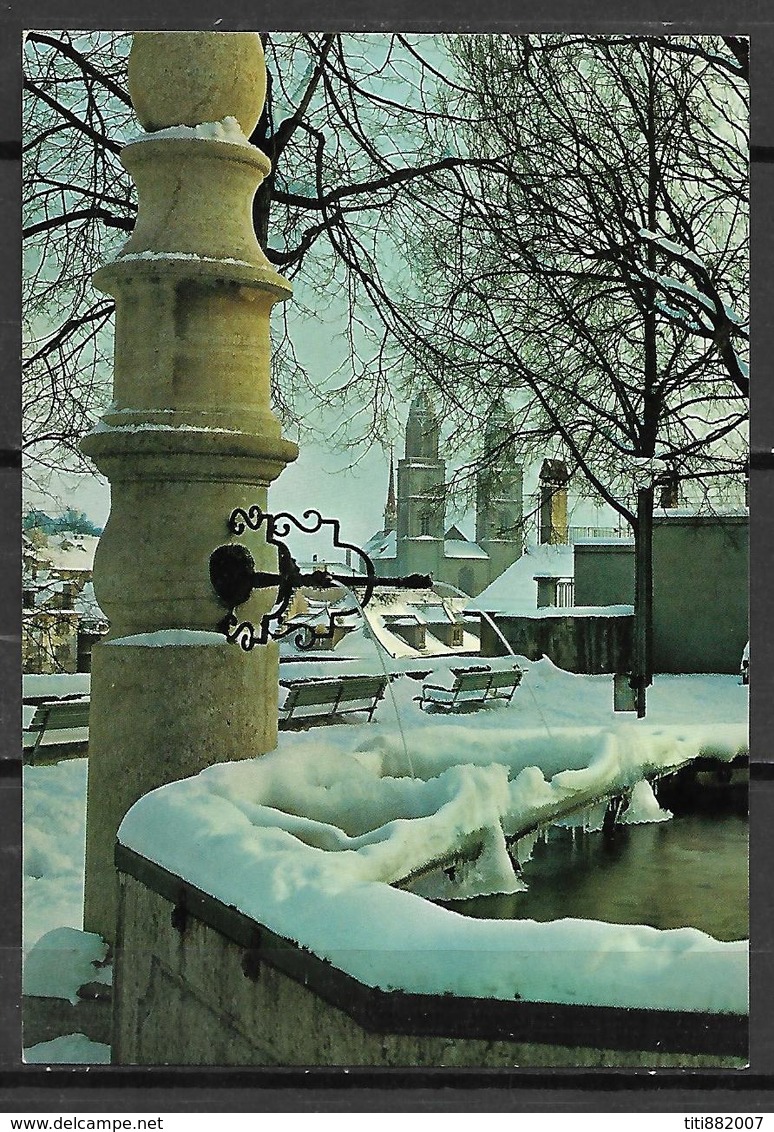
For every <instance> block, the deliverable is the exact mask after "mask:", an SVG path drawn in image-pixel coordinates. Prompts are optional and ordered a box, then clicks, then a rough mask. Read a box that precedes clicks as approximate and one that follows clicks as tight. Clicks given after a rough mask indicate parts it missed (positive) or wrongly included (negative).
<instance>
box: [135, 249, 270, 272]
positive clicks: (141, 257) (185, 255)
mask: <svg viewBox="0 0 774 1132" xmlns="http://www.w3.org/2000/svg"><path fill="white" fill-rule="evenodd" d="M150 260H153V261H158V260H187V261H189V262H196V263H218V264H221V263H229V264H232V265H233V266H236V267H253V268H254V267H255V264H254V263H250V262H249V260H246V259H232V258H231V257H229V256H225V257H223V258H220V259H216V258H214V257H213V256H206V255H196V253H195V252H154V251H150V250H149V251H144V252H127V253H125V254H124V255H122V254H121V253H119V254H118V256H117V257H116V259H115V260H114V262H115V263H137V262H144V261H145V262H147V261H150Z"/></svg>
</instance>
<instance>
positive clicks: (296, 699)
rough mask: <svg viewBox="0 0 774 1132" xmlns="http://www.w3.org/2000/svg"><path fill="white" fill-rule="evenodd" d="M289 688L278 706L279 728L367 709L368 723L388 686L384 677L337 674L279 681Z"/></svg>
mask: <svg viewBox="0 0 774 1132" xmlns="http://www.w3.org/2000/svg"><path fill="white" fill-rule="evenodd" d="M280 686H281V687H283V688H287V689H288V694H287V697H286V698H285V702H284V703H283V704H282V706H281V708H280V719H279V725H280V728H283V729H287V728H290V727H294V726H299V727H302V726H305V725H310V724H313V723H327V722H330V721H331V720H333V719H337V718H338V717H339V716H342V715H349V714H352V713H353V712H367V714H368V722H369V723H370V722H371V720H372V719H373V717H374V712H375V711H376V706H377V704H378V703H379V701H380V700H381V699H382V698H383V696H384V691H385V688H386V687H387V677H386V676H337V677H335V678H331V679H322V680H280Z"/></svg>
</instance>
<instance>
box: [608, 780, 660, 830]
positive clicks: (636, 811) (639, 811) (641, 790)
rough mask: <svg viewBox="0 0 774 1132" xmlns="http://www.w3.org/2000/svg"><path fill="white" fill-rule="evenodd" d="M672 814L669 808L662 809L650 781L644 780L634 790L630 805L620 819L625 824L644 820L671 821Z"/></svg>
mask: <svg viewBox="0 0 774 1132" xmlns="http://www.w3.org/2000/svg"><path fill="white" fill-rule="evenodd" d="M671 816H672V814H671V813H670V811H669V810H662V809H661V807H660V806H659V804H658V800H657V798H656V795H655V794H654V793H653V787H652V786H651V785H650V783H649V782H648V781H647V780H643V781H642V782H638V783H637V785H636V786H635V787H634V789H633V790H632V794H631V798H630V800H629V805H628V806H627V807H626V810H625V812H624V813H623V814H622V815H621V818H620V820H621V821H622V822H623V823H624V825H639V824H641V823H643V822H653V821H669V819H670V818H671Z"/></svg>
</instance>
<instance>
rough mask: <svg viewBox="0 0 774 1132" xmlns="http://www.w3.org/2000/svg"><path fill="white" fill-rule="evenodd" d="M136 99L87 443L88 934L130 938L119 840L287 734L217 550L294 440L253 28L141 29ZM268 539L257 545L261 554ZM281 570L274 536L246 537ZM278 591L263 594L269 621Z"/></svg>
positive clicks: (256, 615)
mask: <svg viewBox="0 0 774 1132" xmlns="http://www.w3.org/2000/svg"><path fill="white" fill-rule="evenodd" d="M129 88H130V93H131V96H132V102H133V104H134V106H135V109H136V111H137V115H138V117H139V119H140V121H141V123H142V125H143V126H144V127H145V130H146V131H147V133H146V135H145V136H144V137H143V138H142V139H141V140H139V141H135V142H132V143H131V144H129V145H127V146H126V147H125V149H124V150H123V152H122V155H121V160H122V162H123V164H124V165H125V167H126V168H127V170H128V171H129V172H130V173H131V175H132V177H133V179H134V181H135V183H136V185H137V190H138V196H139V211H138V216H137V224H136V227H135V230H134V232H133V234H132V236H131V238H130V239H129V241H128V242H127V243H126V244H125V246H124V247H123V248H122V250H121V252H120V253H119V255H118V257H117V258H116V260H115V261H114V262H112V263H110V264H107V265H106V266H104V267H102V268H100V269H99V270H98V271H97V272H96V273H95V275H94V283H95V286H96V287H98V288H99V289H100V290H102V291H105V292H107V293H109V294H111V295H113V296H114V297H115V300H116V331H115V377H114V393H113V403H112V405H111V406H110V408H109V410H108V412H107V413H106V414H105V415H104V417H103V418H102V420H101V421H100V423H99V424H98V425H97V426H96V428H95V429H94V430H93V432H92V433H90V435H89V436H87V437H86V438H85V439H84V441H83V443H82V448H83V451H84V452H85V453H86V454H87V455H89V456H90V457H91V458H92V459H93V461H94V463H95V464H96V465H97V467H98V468H99V470H100V471H101V472H103V473H104V474H105V475H106V476H107V478H108V479H109V481H110V485H111V512H110V518H109V520H108V523H107V526H106V528H105V532H104V534H103V536H102V538H101V540H100V544H99V549H98V553H97V558H96V561H95V566H94V586H95V590H96V593H97V597H98V600H99V602H100V605H101V606H102V608H103V609H104V610H105V613H106V614H107V615H108V617H109V619H110V634H109V635H108V637H107V638H106V639H105V640H103V641H102V642H101V643H100V644H98V645H97V646H96V647H95V648H94V652H93V661H92V691H91V723H90V744H89V791H88V811H87V845H86V897H85V926H86V928H87V929H88V930H90V931H98V932H100V933H101V934H102V935H103V936H105V937H106V938H108V939H112V938H113V936H114V918H115V872H114V868H113V846H114V841H115V835H116V831H117V829H118V826H119V824H120V822H121V819H122V818H123V816H124V814H125V813H126V811H127V810H128V808H129V807H130V806H131V805H132V803H133V802H135V801H136V799H137V798H139V797H140V796H141V795H143V794H145V793H147V792H148V791H149V790H152V789H154V788H155V787H157V786H160V785H162V784H163V783H165V782H169V781H172V780H174V779H179V778H184V777H187V776H188V775H191V774H195V773H196V772H198V771H199V770H201V769H202V768H203V767H204V766H207V765H209V764H211V763H215V762H226V761H231V760H234V759H243V758H250V757H252V756H254V755H258V754H262V753H264V752H266V751H269V750H271V749H272V748H273V747H274V746H275V745H276V739H277V653H276V647H275V646H273V645H270V646H268V647H265V648H256V649H254V650H253V652H251V653H249V654H246V653H244V652H242V651H241V650H240V649H239V648H237V647H236V646H234V645H229V644H227V643H226V641H225V639H224V637H223V636H222V634H219V633H218V631H217V625H218V622H219V621H220V620H221V618H222V617H223V615H224V612H225V611H224V609H223V607H222V606H221V604H220V603H219V601H218V599H217V597H216V595H215V593H214V591H213V590H212V588H211V585H210V581H209V556H210V553H211V552H212V550H213V549H214V548H215V547H216V546H218V545H220V544H222V543H223V542H225V541H227V539H228V537H229V535H228V531H227V527H226V521H227V519H228V516H229V514H230V512H231V511H232V509H233V508H234V507H246V506H249V505H250V504H253V503H258V504H259V505H260V506H262V507H264V508H265V507H266V492H267V488H268V486H269V484H270V483H271V481H272V480H274V479H275V478H276V477H277V476H278V475H279V473H280V472H281V471H282V469H283V468H284V467H285V465H286V464H287V463H288V462H289V461H291V460H294V459H295V457H296V455H297V449H296V446H295V445H294V444H292V443H290V442H289V441H286V440H284V439H283V438H282V436H281V433H280V427H279V424H278V422H277V420H276V419H275V417H274V416H273V414H272V411H271V407H270V401H269V383H270V352H271V348H270V341H269V316H270V311H271V308H272V306H273V304H274V303H276V302H277V301H278V300H283V299H286V298H288V296H289V295H290V286H289V285H288V283H287V282H286V281H285V280H284V279H283V278H282V277H281V276H279V275H277V274H276V272H275V271H274V270H273V268H272V267H271V265H270V264H269V262H268V260H267V259H266V256H265V255H264V253H263V251H262V250H261V248H260V246H259V245H258V242H257V240H256V238H255V234H254V231H253V224H252V199H253V196H254V195H255V192H256V189H257V188H258V185H259V184H260V182H261V181H262V180H263V178H264V177H265V176H266V175H267V173H268V172H269V170H270V165H269V161H268V159H267V158H266V157H265V156H264V155H263V154H262V153H260V152H259V151H258V150H257V149H255V148H254V147H253V146H251V145H250V144H249V143H248V141H247V136H248V135H249V134H250V133H251V132H252V130H253V128H254V126H255V124H256V122H257V121H258V118H259V116H260V113H261V110H262V107H263V101H264V96H265V90H266V75H265V67H264V61H263V51H262V47H261V42H260V38H259V37H258V35H256V34H254V33H241V32H240V33H230V32H192V33H187V32H185V33H182V32H166V33H164V32H162V33H138V34H137V35H135V37H134V43H133V47H132V52H131V56H130V61H129ZM251 540H252V541H251ZM240 541H241V542H243V543H245V544H246V545H248V546H249V548H250V550H251V553H252V554H253V557H254V559H255V561H256V565H257V568H258V569H267V570H272V569H275V568H276V559H275V558H274V557H273V554H272V552H271V551H270V548H267V546H266V544H265V542H264V539H263V533H262V532H259V533H255V532H253V533H252V534H250V533H248V534H247V535H245V536H243V537H242V538H241V539H240ZM270 603H271V595H268V596H264V595H261V594H254V595H253V597H252V598H251V599H250V602H249V603H248V604H246V605H245V607H244V610H243V611H244V614H245V616H247V617H249V618H250V619H251V620H253V621H254V622H255V621H257V620H259V619H260V616H261V613H262V612H264V611H265V610H266V609H267V608H268V606H269V605H270Z"/></svg>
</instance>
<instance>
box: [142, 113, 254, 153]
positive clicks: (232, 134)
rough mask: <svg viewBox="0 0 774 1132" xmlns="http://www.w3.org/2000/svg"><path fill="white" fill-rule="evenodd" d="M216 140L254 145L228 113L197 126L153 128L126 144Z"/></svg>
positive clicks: (241, 144) (231, 143)
mask: <svg viewBox="0 0 774 1132" xmlns="http://www.w3.org/2000/svg"><path fill="white" fill-rule="evenodd" d="M159 140H163V141H218V142H227V143H228V144H230V145H240V146H246V147H247V148H249V149H253V148H254V147H253V146H252V145H251V144H250V139H249V138H248V137H246V136H245V134H244V133H243V131H242V127H241V126H240V125H239V122H237V120H236V118H233V117H232V116H231V115H228V116H227V117H225V118H224V119H223V120H222V121H220V122H201V123H200V124H199V125H198V126H182V125H180V126H168V127H167V128H166V129H164V130H153V131H151V132H148V133H146V134H141V135H139V136H138V137H134V138H130V140H129V141H128V142H127V145H136V144H137V143H140V142H146V141H159Z"/></svg>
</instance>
